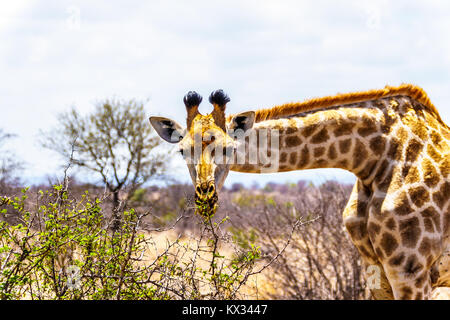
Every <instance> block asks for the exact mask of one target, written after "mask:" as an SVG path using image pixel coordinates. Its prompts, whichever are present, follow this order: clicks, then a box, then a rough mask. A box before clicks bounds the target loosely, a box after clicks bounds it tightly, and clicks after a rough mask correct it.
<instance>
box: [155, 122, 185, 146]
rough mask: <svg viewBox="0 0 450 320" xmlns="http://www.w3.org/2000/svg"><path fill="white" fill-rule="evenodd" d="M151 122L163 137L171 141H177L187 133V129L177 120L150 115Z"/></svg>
mask: <svg viewBox="0 0 450 320" xmlns="http://www.w3.org/2000/svg"><path fill="white" fill-rule="evenodd" d="M149 120H150V123H151V124H152V126H153V128H155V130H156V132H157V133H158V134H159V136H160V137H161V138H163V139H164V140H166V141H167V142H169V143H177V142H179V141H180V140H181V139H183V136H184V134H185V129H183V127H182V126H180V125H179V124H178V123H177V122H176V121H174V120H170V119H168V118H163V117H150V119H149Z"/></svg>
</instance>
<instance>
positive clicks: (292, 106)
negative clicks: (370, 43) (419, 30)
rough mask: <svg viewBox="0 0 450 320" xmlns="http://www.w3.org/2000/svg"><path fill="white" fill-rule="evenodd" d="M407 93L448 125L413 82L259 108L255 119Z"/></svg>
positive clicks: (258, 120)
mask: <svg viewBox="0 0 450 320" xmlns="http://www.w3.org/2000/svg"><path fill="white" fill-rule="evenodd" d="M398 95H405V96H409V97H411V98H413V99H414V100H416V101H418V102H420V103H421V104H422V105H424V106H425V107H426V108H427V109H428V110H429V111H430V112H432V113H433V114H434V115H435V116H436V118H437V119H438V121H439V122H441V123H442V124H444V125H445V126H447V125H446V124H445V123H444V121H443V120H442V119H441V116H440V115H439V112H438V111H437V109H436V107H435V106H434V105H433V103H431V101H430V98H429V97H428V95H427V94H426V92H425V91H424V90H423V89H422V88H420V87H418V86H416V85H413V84H402V85H400V86H398V87H391V86H385V87H384V89H374V90H368V91H358V92H351V93H339V94H337V95H334V96H326V97H320V98H312V99H308V100H305V101H302V102H291V103H285V104H282V105H278V106H274V107H272V108H268V109H259V110H256V111H255V121H256V122H262V121H265V120H270V119H279V118H282V117H286V116H290V115H294V114H298V113H302V112H308V111H314V110H319V109H323V108H328V107H334V106H337V105H343V104H351V103H357V102H363V101H369V100H376V99H380V98H385V97H390V96H398ZM232 116H233V115H230V116H228V118H227V121H230V120H231V118H232Z"/></svg>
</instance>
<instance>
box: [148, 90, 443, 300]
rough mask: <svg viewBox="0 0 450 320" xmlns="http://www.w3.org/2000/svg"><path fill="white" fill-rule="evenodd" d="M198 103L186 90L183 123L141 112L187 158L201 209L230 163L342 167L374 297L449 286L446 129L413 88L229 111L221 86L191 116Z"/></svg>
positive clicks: (210, 204) (350, 224)
mask: <svg viewBox="0 0 450 320" xmlns="http://www.w3.org/2000/svg"><path fill="white" fill-rule="evenodd" d="M201 101H202V98H201V96H200V95H199V94H198V93H195V92H189V93H188V94H187V95H186V96H185V97H184V103H185V106H186V110H187V119H186V127H183V126H181V125H180V124H178V123H177V122H175V121H174V120H170V119H167V118H162V117H151V118H150V122H151V123H152V125H153V127H154V128H155V130H156V131H157V133H158V134H159V135H160V136H161V137H162V138H163V139H165V140H166V141H168V142H170V143H177V144H178V147H179V150H180V153H181V154H182V155H183V157H184V158H185V159H186V163H187V166H188V169H189V173H190V175H191V178H192V181H193V184H194V186H195V198H196V203H197V204H198V206H199V208H200V209H199V213H200V214H205V215H210V214H214V212H215V210H216V209H217V200H218V192H219V190H220V189H221V187H222V186H223V183H224V181H225V179H226V176H227V175H228V172H229V171H230V170H232V171H239V172H247V173H256V174H261V173H266V172H283V171H293V170H304V169H315V168H341V169H345V170H348V171H350V172H352V173H354V174H355V175H356V177H357V182H356V184H355V186H354V189H353V191H352V193H351V196H350V199H349V201H348V204H347V206H346V208H345V209H344V213H343V216H344V224H345V227H346V228H347V231H348V232H349V235H350V237H351V240H352V242H353V243H354V244H355V246H356V248H357V249H358V251H359V253H360V255H361V258H362V260H363V263H364V265H365V268H366V270H368V271H371V270H372V271H373V270H380V272H379V279H378V280H379V281H378V280H377V281H375V282H374V283H376V284H377V286H373V287H371V291H372V294H373V296H374V297H375V298H377V299H392V298H395V299H425V298H430V297H431V298H432V297H435V296H440V297H442V295H443V292H448V291H449V290H448V288H449V287H450V271H449V269H450V259H449V255H450V129H449V127H448V126H447V125H446V124H445V123H444V121H443V120H442V119H441V117H440V115H439V113H438V111H437V109H436V108H435V106H434V105H433V104H432V103H431V101H430V99H429V98H428V96H427V94H426V93H425V92H424V91H423V90H422V89H421V88H419V87H417V86H414V85H410V84H403V85H401V86H398V87H389V86H386V87H385V88H383V89H379V90H369V91H362V92H352V93H347V94H338V95H335V96H329V97H322V98H315V99H310V100H306V101H304V102H298V103H287V104H283V105H279V106H275V107H272V108H269V109H260V110H255V111H247V112H242V113H239V114H234V115H230V116H228V117H227V116H226V115H225V109H226V104H227V103H228V102H229V101H230V99H229V97H228V96H227V95H226V94H225V93H224V92H223V91H222V90H216V91H214V92H213V93H212V94H211V95H210V97H209V101H210V102H211V104H212V105H213V110H212V112H211V113H210V114H207V115H202V114H200V112H199V111H198V106H199V104H200V103H201ZM369 273H370V272H369ZM439 290H441V291H440V293H437V292H438V291H439ZM432 291H433V294H432Z"/></svg>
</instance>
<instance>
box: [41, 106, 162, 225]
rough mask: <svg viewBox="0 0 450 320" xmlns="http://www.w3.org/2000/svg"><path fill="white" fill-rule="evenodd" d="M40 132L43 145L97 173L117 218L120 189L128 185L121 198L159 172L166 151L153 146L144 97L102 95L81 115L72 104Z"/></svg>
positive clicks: (156, 139)
mask: <svg viewBox="0 0 450 320" xmlns="http://www.w3.org/2000/svg"><path fill="white" fill-rule="evenodd" d="M42 136H43V139H42V140H41V144H42V146H43V147H45V148H48V149H51V150H54V151H56V152H58V153H59V154H60V155H62V156H63V157H64V159H65V161H66V162H69V163H71V164H73V165H74V166H77V167H79V168H83V169H85V170H87V171H88V172H91V173H95V174H96V175H97V176H98V177H99V178H100V179H101V181H102V183H104V185H105V186H106V187H107V189H108V190H109V191H110V192H111V193H112V196H113V205H114V210H113V218H114V219H116V221H118V219H119V217H118V212H119V211H120V210H119V207H120V197H119V193H120V192H121V191H122V190H123V189H124V188H125V187H129V188H128V190H127V191H128V193H127V194H126V195H124V199H125V200H126V199H127V198H128V196H129V195H130V196H131V195H132V194H133V192H134V191H135V190H136V189H137V188H139V187H140V186H142V185H143V184H144V183H146V182H147V181H149V180H150V179H152V178H156V177H160V176H162V175H163V174H164V172H166V170H167V166H168V161H169V157H170V154H171V152H167V150H160V151H158V149H156V148H157V147H159V146H160V145H161V143H162V140H161V139H160V138H159V137H158V136H157V135H155V134H154V132H153V129H152V126H151V125H150V123H149V121H148V117H147V115H146V112H145V110H144V103H143V102H142V101H137V100H134V99H132V100H129V101H125V100H120V99H105V100H103V101H100V102H99V103H97V104H96V106H95V109H94V111H93V112H92V113H90V114H87V115H85V116H83V115H81V114H80V113H79V112H78V111H77V110H76V109H75V108H74V107H72V108H71V110H70V111H68V112H64V113H61V114H59V115H58V126H57V127H55V128H53V129H52V130H50V131H49V132H43V133H42ZM116 226H117V225H116Z"/></svg>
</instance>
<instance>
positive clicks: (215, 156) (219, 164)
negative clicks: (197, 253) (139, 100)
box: [150, 90, 255, 216]
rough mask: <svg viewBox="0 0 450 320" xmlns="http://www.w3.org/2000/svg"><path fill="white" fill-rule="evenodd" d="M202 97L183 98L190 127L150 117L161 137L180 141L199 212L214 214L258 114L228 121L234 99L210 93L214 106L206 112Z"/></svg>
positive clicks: (194, 94) (187, 124) (221, 93)
mask: <svg viewBox="0 0 450 320" xmlns="http://www.w3.org/2000/svg"><path fill="white" fill-rule="evenodd" d="M201 101H202V97H201V96H200V95H199V94H198V93H196V92H194V91H190V92H188V93H187V94H186V95H185V96H184V99H183V102H184V104H185V106H186V110H187V121H186V128H183V127H182V126H181V125H180V124H178V123H177V122H176V121H174V120H171V119H168V118H163V117H150V123H151V124H152V126H153V127H154V128H155V130H156V132H157V133H158V134H159V136H160V137H161V138H163V139H164V140H166V141H167V142H169V143H177V144H178V150H179V153H180V154H181V155H182V156H183V158H184V159H185V161H186V164H187V166H188V169H189V173H190V175H191V178H192V182H193V184H194V187H195V202H196V205H197V211H198V212H199V213H200V214H202V215H207V216H209V215H213V214H214V213H215V212H216V210H217V200H218V191H219V190H220V189H221V188H222V186H223V183H224V182H225V178H226V177H227V175H228V172H229V170H230V166H231V164H232V163H233V161H234V159H235V152H236V149H237V146H238V144H239V143H240V141H239V139H237V138H236V137H237V136H238V135H239V133H240V132H245V131H247V130H248V129H250V128H251V127H252V126H253V123H254V120H255V113H254V112H253V111H250V112H243V113H240V114H237V115H235V116H234V117H233V118H232V119H231V121H230V122H229V123H227V122H226V117H225V107H226V104H227V103H228V102H229V101H230V98H229V97H228V96H227V95H226V94H225V93H224V92H223V91H222V90H216V91H213V92H212V93H211V95H210V96H209V102H211V104H212V105H213V107H214V109H213V111H212V112H211V113H210V114H207V115H202V114H201V113H200V112H199V111H198V107H199V105H200V103H201Z"/></svg>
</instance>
